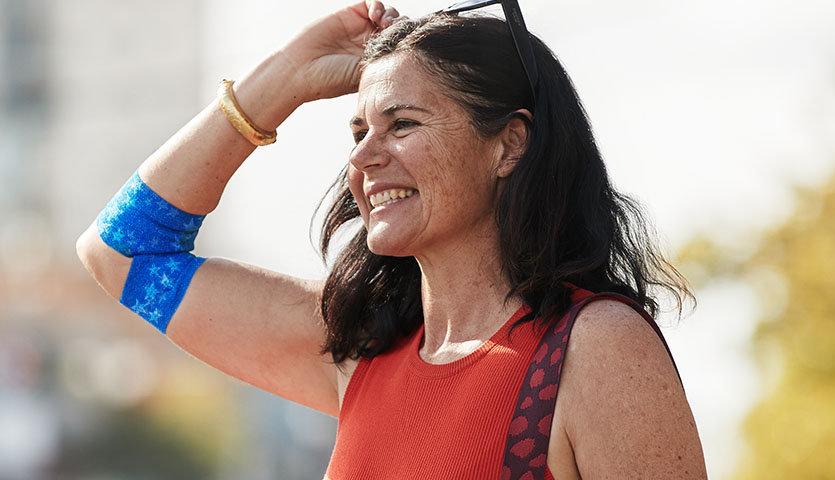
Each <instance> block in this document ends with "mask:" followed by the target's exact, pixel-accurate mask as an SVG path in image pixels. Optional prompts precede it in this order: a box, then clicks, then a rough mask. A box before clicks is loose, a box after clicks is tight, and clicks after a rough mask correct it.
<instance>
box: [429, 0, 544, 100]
mask: <svg viewBox="0 0 835 480" xmlns="http://www.w3.org/2000/svg"><path fill="white" fill-rule="evenodd" d="M497 3H500V4H501V5H502V10H504V16H505V20H506V21H507V24H508V25H509V26H510V35H511V36H512V37H513V43H514V45H516V52H517V53H519V59H521V60H522V66H523V67H524V68H525V75H527V77H528V83H530V84H531V92H533V95H534V98H536V87H537V84H538V82H537V79H538V78H539V75H538V73H537V69H536V59H535V58H534V56H533V45H532V44H531V39H530V35H529V34H528V28H527V27H526V26H525V20H524V19H523V18H522V10H520V9H519V3H518V2H517V1H516V0H465V1H463V2H458V3H456V4H454V5H450V6H449V7H447V8H445V9H443V10H440V11H438V12H436V13H447V14H450V15H455V14H457V13H461V12H467V11H470V10H475V9H477V8H482V7H486V6H488V5H495V4H497Z"/></svg>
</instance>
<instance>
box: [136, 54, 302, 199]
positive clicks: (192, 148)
mask: <svg viewBox="0 0 835 480" xmlns="http://www.w3.org/2000/svg"><path fill="white" fill-rule="evenodd" d="M296 71H297V69H296V68H295V66H294V65H293V64H292V63H291V62H290V61H289V60H288V56H287V55H285V54H284V53H283V52H281V51H279V52H276V53H275V54H273V55H272V56H270V57H269V58H267V59H266V60H264V61H263V62H262V63H261V64H260V65H259V66H258V67H256V68H255V69H254V70H253V71H252V72H250V73H249V74H247V75H246V76H245V77H244V78H242V79H240V80H238V81H236V82H235V97H236V98H237V101H238V103H239V105H240V107H241V110H242V111H243V112H244V113H245V114H246V115H247V116H248V117H249V118H250V119H251V120H252V121H253V123H255V124H256V125H257V126H259V127H260V128H262V129H264V130H273V129H275V128H276V127H277V126H278V125H280V124H281V123H282V122H283V121H284V120H285V119H286V118H287V117H288V116H289V115H290V114H291V113H292V112H293V110H295V109H296V107H298V106H299V105H300V104H301V103H302V100H301V99H302V98H304V95H303V92H302V91H301V89H300V88H298V87H297V86H296V85H297V84H296V83H295V81H294V74H295V72H296ZM220 80H221V79H218V82H219V81H220ZM254 149H255V146H254V145H252V144H251V143H250V142H249V141H248V140H247V139H246V138H244V137H243V136H242V135H241V134H240V133H238V131H237V130H235V128H234V127H233V126H232V125H231V124H230V123H229V121H228V120H227V118H226V116H225V115H224V113H223V112H222V111H221V109H220V107H219V106H218V103H217V101H213V102H212V103H211V104H209V105H208V106H207V107H206V108H205V109H204V110H203V111H202V112H200V113H199V114H198V115H197V116H196V117H194V118H193V119H192V120H191V121H190V122H189V123H188V124H186V125H185V126H184V127H183V128H181V129H180V130H179V131H178V132H177V133H176V134H174V136H172V137H171V138H170V139H169V140H168V141H167V142H165V144H163V145H162V147H160V148H159V149H158V150H157V151H156V152H154V153H153V154H152V155H151V156H150V157H149V158H148V159H147V160H146V161H145V162H143V163H142V165H141V166H140V167H139V175H140V177H141V178H142V180H143V181H144V182H145V183H146V184H147V185H148V186H149V187H151V189H153V190H154V191H155V192H156V193H157V194H159V195H160V196H161V197H163V198H165V199H166V200H167V201H168V202H170V203H171V204H173V205H174V206H176V207H178V208H180V209H182V210H184V211H186V212H189V213H194V214H198V215H203V214H206V213H209V212H211V211H212V210H214V209H215V207H216V206H217V204H218V202H219V201H220V197H221V194H222V193H223V189H224V188H225V187H226V184H227V183H228V181H229V179H230V178H231V177H232V175H233V174H234V173H235V171H236V170H237V169H238V167H240V166H241V164H242V163H243V162H244V160H245V159H246V158H247V157H248V156H249V154H250V153H252V151H253V150H254Z"/></svg>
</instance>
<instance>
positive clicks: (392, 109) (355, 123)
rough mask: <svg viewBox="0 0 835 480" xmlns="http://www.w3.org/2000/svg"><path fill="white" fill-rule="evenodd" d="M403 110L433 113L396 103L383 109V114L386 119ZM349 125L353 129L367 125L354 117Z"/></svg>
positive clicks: (414, 106) (415, 106) (406, 104)
mask: <svg viewBox="0 0 835 480" xmlns="http://www.w3.org/2000/svg"><path fill="white" fill-rule="evenodd" d="M401 110H413V111H416V112H423V113H432V112H430V111H429V110H427V109H425V108H422V107H418V106H417V105H411V104H408V103H395V104H394V105H389V106H388V107H386V108H384V109H383V112H382V113H383V115H384V116H386V117H391V116H392V115H394V114H395V113H397V112H399V111H401ZM348 125H349V126H351V127H361V126H363V125H365V120H364V119H362V118H360V117H352V118H351V120H350V121H349V122H348Z"/></svg>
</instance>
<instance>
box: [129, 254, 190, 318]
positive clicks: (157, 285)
mask: <svg viewBox="0 0 835 480" xmlns="http://www.w3.org/2000/svg"><path fill="white" fill-rule="evenodd" d="M205 260H206V259H205V258H200V257H195V256H194V255H192V254H190V253H169V254H157V255H137V256H135V257H133V261H132V262H131V264H130V272H129V273H128V278H127V280H125V286H124V287H123V288H122V298H121V299H119V303H121V304H122V305H124V306H126V307H128V308H130V309H131V310H133V311H134V312H136V313H137V314H138V315H139V316H140V317H142V318H144V319H145V320H147V321H148V323H150V324H151V325H153V326H155V327H156V328H157V329H158V330H159V331H160V332H162V333H165V330H166V329H167V328H168V322H169V321H171V316H172V315H174V312H176V311H177V307H178V306H180V302H181V301H182V300H183V295H185V294H186V289H187V288H188V285H189V283H191V277H193V276H194V272H195V271H197V267H199V266H200V265H201V264H202V263H203V262H204V261H205Z"/></svg>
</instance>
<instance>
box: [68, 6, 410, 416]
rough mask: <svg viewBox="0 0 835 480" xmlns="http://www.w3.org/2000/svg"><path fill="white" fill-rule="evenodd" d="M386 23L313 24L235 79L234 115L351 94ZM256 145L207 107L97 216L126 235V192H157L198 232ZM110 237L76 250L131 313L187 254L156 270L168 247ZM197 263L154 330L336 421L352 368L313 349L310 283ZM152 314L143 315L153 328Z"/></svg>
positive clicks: (87, 239)
mask: <svg viewBox="0 0 835 480" xmlns="http://www.w3.org/2000/svg"><path fill="white" fill-rule="evenodd" d="M396 17H397V12H396V10H394V9H391V8H389V9H386V8H385V7H384V6H383V5H382V3H380V2H378V1H371V0H369V1H366V2H364V3H358V4H355V5H352V6H350V7H347V8H344V9H342V10H340V11H338V12H336V13H334V14H332V15H330V16H328V17H325V18H323V19H321V20H319V21H318V22H315V23H314V24H312V25H310V26H309V27H308V28H306V29H305V30H303V31H302V32H301V33H300V34H299V35H297V36H296V37H295V38H294V39H293V40H291V41H290V42H289V43H288V44H287V45H286V46H285V47H284V48H282V49H279V50H277V51H276V52H275V53H273V54H272V55H270V56H269V57H268V58H266V59H265V60H264V61H263V62H261V63H260V64H259V65H258V66H257V67H256V68H255V69H253V70H252V71H251V72H250V73H249V74H247V75H246V76H245V77H244V78H242V79H240V80H239V81H238V82H236V83H235V84H234V96H235V97H236V99H237V101H238V104H239V106H240V110H241V111H242V112H244V113H245V114H246V116H247V117H248V118H249V119H250V120H251V121H252V123H254V124H255V125H256V126H258V127H259V128H261V129H263V130H269V131H271V130H274V129H275V128H276V127H277V126H278V125H279V124H281V123H282V122H283V121H284V120H285V119H286V118H287V117H288V116H289V115H290V114H291V113H292V112H293V111H294V110H295V108H296V107H298V106H299V105H301V104H302V103H304V102H308V101H313V100H316V99H320V98H329V97H335V96H339V95H343V94H346V93H350V92H353V91H356V88H357V84H358V83H359V60H360V57H361V55H362V51H363V44H364V42H365V40H366V39H367V38H368V37H369V36H370V35H372V34H373V33H374V31H375V30H376V29H378V28H380V27H382V28H384V27H386V26H388V25H389V24H391V23H392V22H393V21H394V19H395V18H396ZM254 148H255V147H254V145H253V144H252V143H250V142H249V140H247V139H246V138H245V137H243V136H242V135H241V134H240V133H238V131H237V130H236V129H235V128H234V127H233V126H232V125H231V124H230V123H229V120H228V119H227V118H226V116H225V115H224V113H223V111H222V110H221V109H220V108H219V106H218V104H217V103H216V102H213V103H212V104H211V105H209V106H208V107H206V108H205V109H204V110H203V111H202V112H200V113H199V114H198V115H197V116H196V117H195V118H194V119H192V120H191V121H190V122H189V123H188V124H187V125H185V126H184V127H183V128H182V129H181V130H180V131H178V132H177V133H176V134H175V135H174V136H173V137H171V138H170V139H169V140H168V141H167V142H166V143H165V144H164V145H163V146H162V147H161V148H159V149H158V150H157V151H156V152H154V154H153V155H151V157H149V158H148V159H147V160H146V161H145V162H143V163H142V164H141V165H140V167H139V169H138V172H137V173H138V177H139V178H138V179H137V178H136V177H134V179H132V182H133V183H132V184H128V185H126V189H124V190H123V191H125V192H128V193H126V194H125V198H126V199H127V200H125V198H122V199H121V200H120V199H119V198H117V199H114V202H116V203H115V204H114V202H111V205H110V206H109V207H108V208H110V213H111V215H110V216H109V217H107V218H108V219H110V218H112V219H114V220H113V221H114V224H115V222H122V223H120V224H119V226H125V228H126V229H128V228H136V227H135V226H134V225H133V222H132V221H130V219H132V218H133V217H130V215H133V214H132V213H130V210H129V209H126V208H124V205H125V202H127V203H140V202H138V201H135V200H136V198H135V197H131V196H130V195H146V196H147V197H145V198H146V201H147V204H148V205H151V201H150V200H147V198H152V197H151V196H153V195H157V196H158V197H160V198H161V200H162V201H160V205H161V207H160V208H165V209H168V210H165V212H166V214H167V215H170V216H172V217H174V216H176V215H182V218H183V224H186V223H187V222H190V221H192V220H195V219H196V220H197V221H196V222H192V223H189V224H188V225H190V227H188V228H186V230H184V232H186V233H191V231H192V230H193V231H194V232H196V228H192V227H193V225H194V224H195V223H196V224H197V225H199V223H200V220H201V217H202V216H203V215H205V214H207V213H209V212H211V211H212V210H214V209H215V207H216V206H217V204H218V202H219V201H220V197H221V195H222V193H223V190H224V188H225V187H226V184H227V182H228V181H229V179H230V178H231V177H232V175H233V174H234V173H235V171H236V170H237V169H238V167H240V165H241V164H242V163H243V162H244V160H245V159H246V158H247V157H248V156H249V154H250V153H252V151H253V150H254ZM137 192H139V193H137ZM143 192H144V193H143ZM154 198H156V197H154ZM158 200H159V199H158ZM119 201H121V202H122V203H121V204H120V203H119ZM114 205H115V206H114ZM162 205H164V207H163V206H162ZM125 211H127V213H125ZM114 212H115V213H114ZM117 214H118V215H117ZM119 215H121V217H120V216H119ZM125 215H127V217H125ZM124 218H128V221H125V220H124ZM178 218H179V217H178ZM162 223H165V221H164V219H163V221H162ZM140 228H145V227H140ZM190 229H191V230H190ZM142 233H147V232H146V231H144V230H143V231H141V232H130V231H124V232H122V231H121V230H120V231H118V235H120V236H121V235H122V234H125V235H130V234H134V236H135V238H138V239H140V240H139V241H148V238H150V237H149V236H147V235H143V234H142ZM186 233H178V235H186ZM109 235H111V234H109V233H108V231H107V229H106V227H105V228H104V229H103V227H102V221H101V217H100V219H99V221H98V222H94V223H93V224H92V225H91V226H90V227H89V228H88V229H87V230H86V231H85V232H84V233H83V234H82V235H81V237H80V238H79V239H78V242H77V251H78V255H79V257H80V258H81V260H82V262H83V263H84V265H85V267H86V268H87V269H88V271H90V273H91V274H92V276H93V277H94V278H95V279H96V281H97V282H98V283H99V284H100V285H101V286H102V287H103V288H104V289H105V290H106V291H107V292H108V293H109V294H110V295H111V296H112V297H114V298H115V299H117V300H120V301H122V302H123V303H124V304H125V305H126V306H127V307H129V308H132V309H133V310H134V311H136V312H137V313H140V314H143V313H147V311H149V310H150V307H147V305H148V304H147V302H148V301H151V300H154V297H155V294H157V296H158V292H157V291H156V290H157V289H156V287H155V286H154V285H151V284H149V285H151V287H150V289H149V290H146V291H145V293H144V298H143V296H142V293H141V291H140V293H139V294H137V293H136V292H137V289H139V290H141V288H142V284H141V283H137V282H141V281H142V280H144V279H148V278H151V277H154V278H157V279H158V281H159V282H162V285H170V284H171V283H172V282H173V281H174V280H172V279H173V278H174V275H171V276H170V278H169V276H165V277H164V278H163V276H162V274H163V273H166V272H165V268H170V269H171V272H177V271H178V269H179V267H178V266H177V265H178V263H177V262H179V261H180V260H181V259H185V258H186V257H185V256H186V255H188V256H189V257H190V258H193V257H191V256H190V254H187V253H186V252H187V251H188V249H189V248H188V247H184V248H183V249H182V250H179V251H178V252H176V253H175V254H176V255H182V256H180V257H176V259H173V260H174V263H171V264H170V267H167V266H166V267H163V269H162V270H159V269H157V268H158V267H159V265H160V264H159V263H158V262H159V261H160V259H161V258H163V257H162V256H163V255H168V254H170V252H166V251H158V250H153V249H147V251H146V250H142V249H141V248H140V249H139V250H142V252H141V254H139V253H136V254H135V252H134V250H124V249H121V248H118V247H115V246H114V241H113V239H112V238H111V236H109ZM103 237H104V238H106V239H107V241H105V240H103ZM186 243H188V242H186ZM184 261H185V262H186V263H188V262H189V261H191V260H188V259H185V260H184ZM200 261H202V260H200ZM200 261H192V264H193V265H194V268H195V269H196V272H194V273H193V275H194V276H193V277H192V278H191V279H190V283H189V281H188V279H185V280H184V284H183V285H180V286H178V287H176V288H182V289H185V288H187V290H186V291H185V295H184V296H182V297H181V298H182V301H181V302H179V306H177V305H176V304H175V305H173V307H172V312H168V313H169V314H170V320H168V321H167V323H165V324H163V325H162V326H160V325H157V326H158V328H160V329H161V330H163V331H165V332H166V334H167V335H168V336H169V338H170V339H171V340H172V341H174V342H175V343H177V344H178V345H180V346H181V347H182V348H184V349H185V350H186V351H188V352H190V353H191V354H193V355H195V356H196V357H198V358H200V359H201V360H203V361H205V362H206V363H208V364H210V365H212V366H214V367H216V368H218V369H220V370H222V371H224V372H226V373H229V374H231V375H234V376H236V377H238V378H240V379H241V380H243V381H246V382H248V383H251V384H253V385H256V386H258V387H260V388H263V389H265V390H268V391H271V392H273V393H276V394H278V395H281V396H283V397H285V398H288V399H290V400H293V401H296V402H299V403H302V404H304V405H307V406H309V407H312V408H315V409H317V410H320V411H323V412H326V413H329V414H331V415H336V414H337V413H338V409H339V398H340V391H341V390H342V387H343V386H344V385H345V384H346V383H347V380H346V379H345V378H344V376H345V372H346V371H347V372H350V371H351V370H352V369H351V368H347V369H343V371H342V372H340V370H338V369H337V368H336V366H335V365H333V364H332V363H331V362H330V358H329V356H326V355H325V356H323V355H320V353H319V349H320V348H321V345H322V342H323V339H324V335H325V330H324V326H323V324H322V320H321V316H320V314H319V313H318V301H319V293H320V290H321V287H320V284H319V283H318V282H310V281H302V280H298V279H294V278H291V277H288V276H286V275H282V274H279V273H275V272H270V271H266V270H263V269H259V268H257V267H253V266H249V265H244V264H241V263H237V262H233V261H229V260H222V259H214V258H211V259H208V260H207V261H205V262H203V263H202V264H201V263H200ZM198 267H199V268H198ZM143 268H146V269H150V273H149V272H147V271H141V270H142V269H143ZM129 273H130V276H129ZM126 282H128V283H127V284H126ZM131 282H133V283H131ZM166 282H168V283H166ZM176 288H174V289H175V290H176ZM137 295H138V296H137ZM134 299H136V300H134ZM131 300H134V302H135V303H133V306H132V305H131V304H130V303H132V302H131ZM142 302H146V303H145V306H146V308H143V303H142ZM175 303H176V302H175ZM161 308H162V307H160V309H161ZM158 310H159V309H158ZM162 313H163V314H165V313H166V312H162ZM154 315H155V314H154V313H153V312H151V319H149V321H151V322H152V323H154V320H155V318H156V317H155V316H154ZM143 316H144V315H143ZM163 316H164V315H163ZM146 318H148V317H147V316H146ZM348 367H350V366H348Z"/></svg>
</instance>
